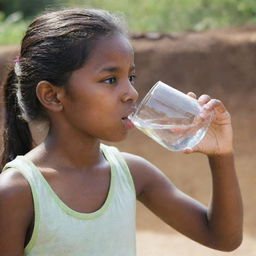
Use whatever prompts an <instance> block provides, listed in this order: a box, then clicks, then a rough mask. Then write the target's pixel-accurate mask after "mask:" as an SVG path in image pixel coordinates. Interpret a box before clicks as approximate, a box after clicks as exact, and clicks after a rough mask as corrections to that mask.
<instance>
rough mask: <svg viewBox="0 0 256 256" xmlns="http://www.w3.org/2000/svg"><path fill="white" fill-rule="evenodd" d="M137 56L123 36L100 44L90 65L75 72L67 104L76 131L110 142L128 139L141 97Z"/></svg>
mask: <svg viewBox="0 0 256 256" xmlns="http://www.w3.org/2000/svg"><path fill="white" fill-rule="evenodd" d="M134 78H135V65H134V53H133V49H132V47H131V45H130V43H129V41H128V40H127V39H126V38H125V37H124V36H122V35H114V36H112V37H110V38H101V39H99V40H98V41H97V42H96V46H95V47H94V49H93V51H92V53H91V55H90V57H89V59H88V60H87V62H86V64H85V65H84V66H83V67H82V68H80V69H78V70H76V71H74V72H73V73H72V75H71V78H70V80H69V82H68V85H67V86H66V92H65V97H64V101H63V106H64V112H63V113H64V115H65V119H66V121H67V124H68V125H69V126H70V128H72V129H73V131H76V132H78V133H81V134H83V135H86V136H89V137H95V138H100V139H103V140H107V141H119V140H122V139H124V138H125V136H126V134H127V131H128V129H129V128H131V123H130V122H129V120H127V116H128V115H129V114H130V113H131V112H133V111H134V104H135V101H136V100H137V98H138V93H137V91H136V90H135V89H134V87H133V86H134Z"/></svg>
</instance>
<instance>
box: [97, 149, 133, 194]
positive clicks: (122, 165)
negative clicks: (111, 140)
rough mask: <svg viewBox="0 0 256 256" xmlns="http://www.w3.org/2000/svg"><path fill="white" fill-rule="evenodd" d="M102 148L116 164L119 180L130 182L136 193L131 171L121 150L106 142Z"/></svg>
mask: <svg viewBox="0 0 256 256" xmlns="http://www.w3.org/2000/svg"><path fill="white" fill-rule="evenodd" d="M101 150H102V152H103V154H104V155H105V157H106V158H107V159H109V161H110V162H112V163H113V166H116V172H117V176H118V178H119V181H122V183H124V182H126V183H127V182H128V184H129V185H130V187H131V188H132V190H133V192H134V194H136V192H135V186H134V182H133V178H132V175H131V172H130V170H129V167H128V165H127V163H126V162H125V160H124V158H123V156H122V154H121V152H120V151H119V150H118V149H117V148H116V147H114V146H107V145H104V144H101Z"/></svg>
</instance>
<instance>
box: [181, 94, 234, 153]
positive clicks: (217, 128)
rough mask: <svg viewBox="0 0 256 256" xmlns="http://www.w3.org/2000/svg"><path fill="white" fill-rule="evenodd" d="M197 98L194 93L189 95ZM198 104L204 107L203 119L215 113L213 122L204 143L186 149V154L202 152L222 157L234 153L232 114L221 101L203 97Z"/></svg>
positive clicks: (206, 96)
mask: <svg viewBox="0 0 256 256" xmlns="http://www.w3.org/2000/svg"><path fill="white" fill-rule="evenodd" d="M188 95H189V96H190V97H193V98H196V95H195V94H194V93H188ZM198 103H199V104H200V105H201V106H202V107H203V110H204V112H203V113H202V118H204V116H206V115H209V112H213V119H212V122H211V124H210V126H209V128H208V130H207V133H206V135H205V136H204V138H203V139H202V141H201V142H200V143H199V144H197V145H196V146H195V147H193V148H185V149H184V150H183V152H184V153H192V152H201V153H204V154H207V155H222V154H229V153H232V152H233V132H232V125H231V118H230V114H229V113H228V111H227V110H226V108H225V106H224V105H223V103H222V102H221V101H220V100H217V99H211V98H210V96H208V95H202V96H200V97H199V99H198Z"/></svg>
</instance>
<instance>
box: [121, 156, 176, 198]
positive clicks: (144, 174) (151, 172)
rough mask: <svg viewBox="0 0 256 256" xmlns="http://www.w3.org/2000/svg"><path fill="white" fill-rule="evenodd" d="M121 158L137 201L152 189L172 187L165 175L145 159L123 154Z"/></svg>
mask: <svg viewBox="0 0 256 256" xmlns="http://www.w3.org/2000/svg"><path fill="white" fill-rule="evenodd" d="M122 156H123V157H124V160H125V161H126V163H127V165H128V167H129V170H130V172H131V175H132V177H133V181H134V184H135V188H136V193H137V197H138V199H140V198H141V196H142V195H143V194H145V193H146V192H149V190H153V189H154V187H162V186H168V187H169V188H170V187H172V186H173V185H172V183H171V181H170V180H169V179H168V178H167V177H166V175H165V174H164V173H163V172H162V171H161V170H160V169H159V168H158V167H156V166H155V165H154V164H152V163H151V162H149V161H148V160H146V159H145V158H143V157H140V156H137V155H133V154H130V153H125V152H122Z"/></svg>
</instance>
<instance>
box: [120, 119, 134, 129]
mask: <svg viewBox="0 0 256 256" xmlns="http://www.w3.org/2000/svg"><path fill="white" fill-rule="evenodd" d="M122 122H123V124H124V125H125V126H126V127H127V128H128V129H133V128H134V127H135V125H134V124H133V122H132V121H131V120H130V119H128V118H127V117H125V118H122Z"/></svg>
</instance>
